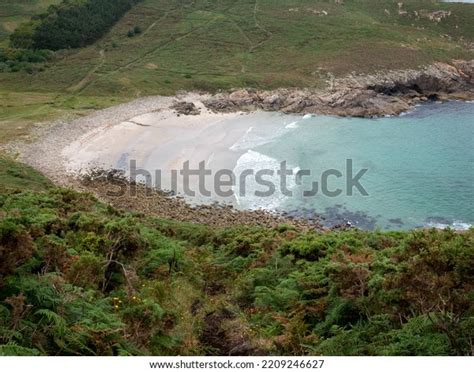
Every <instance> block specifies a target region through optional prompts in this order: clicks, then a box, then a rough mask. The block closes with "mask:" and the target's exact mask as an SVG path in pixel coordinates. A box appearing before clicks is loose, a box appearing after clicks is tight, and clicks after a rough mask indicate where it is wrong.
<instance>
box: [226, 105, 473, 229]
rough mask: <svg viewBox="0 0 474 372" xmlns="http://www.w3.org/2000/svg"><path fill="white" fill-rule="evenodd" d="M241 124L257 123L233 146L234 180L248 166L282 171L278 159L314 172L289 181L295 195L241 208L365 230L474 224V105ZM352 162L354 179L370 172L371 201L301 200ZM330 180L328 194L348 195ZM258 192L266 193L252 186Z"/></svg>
mask: <svg viewBox="0 0 474 372" xmlns="http://www.w3.org/2000/svg"><path fill="white" fill-rule="evenodd" d="M239 120H245V121H252V122H254V123H255V125H254V126H252V128H251V129H252V130H249V131H248V133H247V134H246V136H245V137H244V138H242V140H241V141H239V142H238V143H236V144H235V145H234V146H233V148H232V150H234V151H241V152H242V154H243V155H242V156H241V157H240V159H239V161H238V162H237V166H236V168H235V170H234V171H235V172H236V174H238V173H239V172H240V171H242V170H243V169H247V168H252V169H262V168H270V169H272V168H274V169H278V166H279V163H280V162H281V161H286V162H287V163H288V167H289V168H291V169H294V170H295V172H296V171H298V170H301V169H308V170H311V172H312V176H311V179H309V178H308V177H305V178H303V183H302V185H297V184H296V183H295V182H294V181H290V182H289V183H288V184H289V188H290V189H291V190H292V191H293V192H294V195H293V197H285V196H284V195H282V194H281V193H279V192H276V193H275V194H274V195H273V196H272V197H267V198H258V197H256V196H254V195H249V194H250V193H248V195H247V196H246V197H244V198H240V199H239V200H238V202H239V205H240V207H241V208H267V209H278V210H283V211H286V212H290V213H291V214H294V215H297V216H310V215H311V214H312V213H314V212H316V213H322V214H323V215H325V216H326V217H327V219H328V220H327V223H328V225H330V224H333V223H336V222H337V221H341V222H342V221H350V222H351V223H352V224H354V225H357V226H359V227H361V228H366V229H375V228H380V229H410V228H415V227H420V226H438V227H443V226H446V225H449V226H453V227H455V228H460V229H461V228H468V227H469V225H470V224H473V223H474V197H473V192H474V103H461V102H449V103H444V104H438V103H430V104H426V105H423V106H421V107H417V108H416V109H414V110H413V111H412V112H410V113H407V114H405V115H402V116H399V117H389V118H378V119H358V118H336V117H329V116H305V117H304V118H303V117H301V116H295V115H282V114H275V113H257V114H254V115H249V116H247V117H244V118H242V119H239ZM347 159H352V161H353V168H354V174H356V173H357V172H358V171H359V170H360V169H362V168H366V169H367V173H366V174H365V175H364V176H363V177H362V179H361V184H362V185H363V187H364V188H365V189H366V191H367V193H368V194H369V196H362V195H360V193H359V192H358V191H357V190H356V189H354V195H353V196H348V195H347V192H344V193H343V194H342V195H341V196H338V197H327V196H323V195H321V194H319V195H317V196H316V197H311V198H308V197H303V196H302V190H303V189H305V190H308V189H310V186H311V182H313V181H318V180H320V175H321V174H322V173H323V172H324V171H325V170H328V169H336V170H339V171H340V172H341V173H343V174H345V173H346V161H347ZM278 179H279V178H278ZM278 179H277V178H274V180H275V182H278V181H277V180H278ZM329 180H330V181H329V185H328V186H329V188H330V189H335V188H341V189H345V178H341V179H337V178H335V177H332V178H330V179H329ZM254 189H262V187H261V186H259V185H257V184H255V185H253V186H251V187H248V190H254Z"/></svg>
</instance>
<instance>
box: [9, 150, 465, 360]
mask: <svg viewBox="0 0 474 372" xmlns="http://www.w3.org/2000/svg"><path fill="white" fill-rule="evenodd" d="M0 180H1V184H2V185H3V186H4V187H5V188H6V190H7V191H3V190H2V193H1V195H0V209H1V217H2V218H0V355H470V354H472V352H473V350H472V345H473V339H474V333H473V330H474V327H473V324H474V323H473V322H474V309H473V302H472V293H473V284H472V283H473V278H474V272H473V267H472V262H473V260H474V249H473V247H474V244H473V239H474V230H472V229H471V230H470V231H467V232H464V233H462V234H459V233H455V232H453V231H449V230H447V231H436V230H431V231H413V232H393V233H379V232H363V231H345V232H331V233H325V234H321V233H312V232H309V233H304V232H300V231H296V230H294V229H292V228H290V227H288V226H285V225H281V226H279V227H278V228H276V229H264V228H257V227H238V226H236V227H233V228H227V229H211V228H209V227H206V226H201V225H193V224H185V223H176V222H172V221H165V220H160V219H157V218H153V217H149V216H144V215H141V214H132V213H127V212H123V211H119V210H116V209H114V208H112V207H110V206H107V205H105V204H103V203H100V202H99V201H97V200H96V199H95V198H93V197H92V196H90V195H88V194H80V193H76V192H74V191H71V190H66V189H57V188H54V187H53V186H52V185H51V184H49V182H48V181H47V180H45V179H44V178H42V176H41V175H39V174H38V173H37V172H35V171H33V170H31V169H30V168H28V167H26V166H23V165H21V164H18V163H12V162H11V161H9V160H5V159H2V160H1V161H0Z"/></svg>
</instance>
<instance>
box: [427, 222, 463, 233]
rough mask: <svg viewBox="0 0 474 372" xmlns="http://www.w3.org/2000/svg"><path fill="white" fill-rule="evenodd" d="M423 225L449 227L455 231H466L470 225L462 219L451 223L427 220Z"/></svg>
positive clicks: (442, 228)
mask: <svg viewBox="0 0 474 372" xmlns="http://www.w3.org/2000/svg"><path fill="white" fill-rule="evenodd" d="M425 226H426V227H429V228H435V229H439V230H445V229H447V228H450V229H452V230H456V231H467V230H469V229H470V228H471V227H472V225H471V224H470V223H466V222H462V221H454V222H453V223H452V224H445V223H434V222H429V223H427V224H426V225H425Z"/></svg>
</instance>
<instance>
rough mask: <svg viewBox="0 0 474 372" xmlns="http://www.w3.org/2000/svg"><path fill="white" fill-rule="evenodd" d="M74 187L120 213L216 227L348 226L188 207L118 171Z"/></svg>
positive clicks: (224, 206)
mask: <svg viewBox="0 0 474 372" xmlns="http://www.w3.org/2000/svg"><path fill="white" fill-rule="evenodd" d="M74 184H75V187H74V188H75V189H77V190H81V191H86V192H90V193H92V194H94V195H95V196H96V197H97V198H98V199H100V200H101V201H103V202H106V203H108V204H110V205H112V206H114V207H115V208H117V209H120V210H124V211H128V212H136V213H145V214H146V215H148V216H155V217H158V218H163V219H167V220H172V221H178V222H189V223H196V224H202V225H207V226H211V227H215V228H223V227H233V226H260V227H266V228H278V227H280V226H282V225H286V226H291V227H293V228H295V229H298V230H304V231H319V232H324V231H329V230H341V229H347V228H350V227H351V226H350V225H346V224H340V225H337V226H332V227H331V228H327V227H324V224H323V219H322V217H320V216H318V215H316V214H313V215H311V217H308V218H300V217H296V216H291V215H289V214H284V213H278V212H269V211H266V210H237V209H235V208H234V207H233V206H232V205H227V204H218V203H214V204H203V205H191V204H189V203H188V202H187V201H186V200H185V199H184V198H182V197H180V196H175V195H172V194H170V193H166V192H163V191H160V190H157V189H154V188H149V187H146V186H145V185H142V184H133V183H130V182H129V181H128V180H127V179H126V177H124V176H123V175H122V174H121V173H120V172H117V171H101V170H96V171H94V172H91V173H90V174H88V175H86V176H82V177H80V178H78V179H76V180H75V181H74ZM119 190H120V192H118V191H119Z"/></svg>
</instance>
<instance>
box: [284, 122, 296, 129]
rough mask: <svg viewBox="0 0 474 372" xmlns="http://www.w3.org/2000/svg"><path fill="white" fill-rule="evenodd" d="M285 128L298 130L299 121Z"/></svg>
mask: <svg viewBox="0 0 474 372" xmlns="http://www.w3.org/2000/svg"><path fill="white" fill-rule="evenodd" d="M285 128H286V129H295V128H298V122H297V121H293V122H292V123H290V124H288V125H286V126H285Z"/></svg>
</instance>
